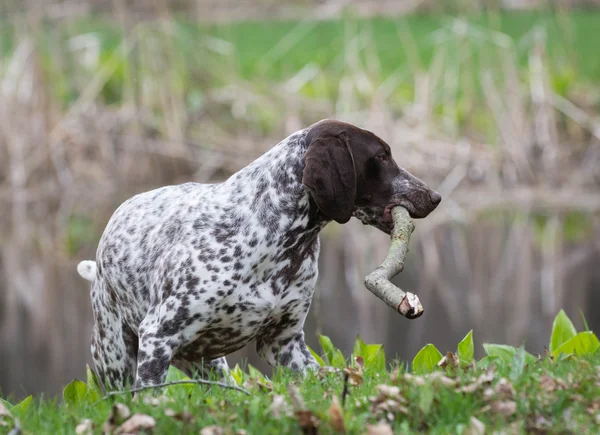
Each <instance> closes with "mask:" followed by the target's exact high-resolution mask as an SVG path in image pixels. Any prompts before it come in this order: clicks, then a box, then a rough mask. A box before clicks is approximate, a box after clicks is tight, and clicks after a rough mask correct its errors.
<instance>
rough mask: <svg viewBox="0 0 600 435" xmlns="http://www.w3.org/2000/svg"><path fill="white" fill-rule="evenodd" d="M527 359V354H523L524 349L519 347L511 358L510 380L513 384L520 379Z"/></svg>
mask: <svg viewBox="0 0 600 435" xmlns="http://www.w3.org/2000/svg"><path fill="white" fill-rule="evenodd" d="M526 357H527V352H525V348H524V347H523V346H521V347H520V348H519V349H518V350H517V353H515V356H514V357H513V360H512V364H511V368H510V380H511V381H513V382H516V381H518V380H519V379H521V376H522V375H523V370H524V369H525V359H526Z"/></svg>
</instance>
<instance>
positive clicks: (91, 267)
mask: <svg viewBox="0 0 600 435" xmlns="http://www.w3.org/2000/svg"><path fill="white" fill-rule="evenodd" d="M77 272H78V273H79V275H81V277H82V278H85V279H87V280H88V281H90V282H92V281H93V280H94V278H96V262H95V261H91V260H86V261H82V262H81V263H79V264H78V265H77Z"/></svg>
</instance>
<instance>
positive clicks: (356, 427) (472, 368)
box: [0, 310, 600, 435]
mask: <svg viewBox="0 0 600 435" xmlns="http://www.w3.org/2000/svg"><path fill="white" fill-rule="evenodd" d="M320 342H321V347H322V350H323V353H322V355H318V354H317V353H315V351H314V350H312V349H311V352H312V353H313V355H315V358H316V359H317V361H318V362H319V364H320V365H321V368H320V369H319V370H318V371H316V372H313V371H310V372H308V373H307V374H306V376H305V377H302V376H300V375H299V374H297V373H292V372H290V371H288V370H284V369H281V368H280V369H278V370H277V371H276V372H275V374H274V376H273V378H272V379H268V378H266V377H265V376H264V375H262V374H261V373H260V372H259V371H258V370H256V369H255V368H253V367H251V366H249V367H248V370H247V371H244V370H242V369H241V368H240V367H239V366H236V367H235V368H234V369H233V370H232V371H231V375H232V381H231V382H232V383H231V384H229V385H230V386H231V385H234V383H235V389H234V388H230V387H227V388H225V387H223V385H219V386H217V385H211V386H210V387H208V386H207V385H198V384H191V385H190V384H180V385H171V386H167V387H164V388H163V389H162V390H155V391H150V390H144V391H142V392H141V393H139V394H140V395H139V396H138V397H137V398H135V399H133V398H132V395H131V394H130V393H125V394H117V395H112V396H110V397H104V398H102V393H101V391H100V388H99V386H98V382H97V379H96V377H95V375H94V373H93V372H92V371H91V370H90V369H89V368H88V370H87V379H86V381H87V382H86V383H84V382H81V381H78V380H74V381H73V382H71V383H70V384H69V385H67V386H66V387H65V390H64V393H63V401H62V402H59V401H56V400H44V399H43V398H41V399H39V400H33V399H32V398H31V396H30V397H28V398H26V399H25V400H23V401H22V402H21V403H19V404H17V405H11V404H10V403H9V402H6V401H4V402H3V401H1V400H0V431H2V430H3V429H4V430H5V431H6V432H8V431H9V430H11V429H14V428H15V427H17V428H20V429H21V430H24V432H25V433H35V434H41V433H43V434H45V433H48V434H62V433H73V430H75V428H76V427H77V426H79V425H86V426H87V430H86V431H82V430H79V432H78V433H102V432H104V433H106V432H112V431H114V430H115V429H117V428H118V427H119V426H121V425H122V424H123V425H130V426H133V428H132V427H129V429H128V430H125V429H124V428H121V429H117V433H120V432H123V431H126V432H127V433H143V430H141V426H143V425H146V426H145V427H146V428H151V429H153V430H156V432H157V433H198V431H200V430H202V429H205V431H203V432H201V433H203V434H205V435H207V434H223V433H231V434H234V433H251V434H254V433H256V434H278V433H298V432H300V431H303V432H304V433H317V430H318V431H319V432H320V433H334V432H340V433H392V430H393V433H423V432H426V433H432V434H447V433H453V434H463V433H464V434H482V433H492V432H494V431H497V430H508V433H532V432H535V433H539V432H543V433H548V432H550V433H578V434H579V433H581V434H587V433H590V434H593V433H598V428H600V342H599V341H598V338H597V337H596V335H595V334H594V333H593V332H591V331H587V330H586V331H582V332H579V333H578V332H577V331H576V330H575V327H574V326H573V323H572V322H571V320H570V319H569V318H568V317H567V315H566V314H565V312H564V311H562V310H561V311H560V312H559V313H558V315H557V316H556V318H555V320H554V324H553V328H552V334H551V336H550V340H549V347H548V353H547V355H546V356H544V357H541V356H538V357H535V356H533V355H532V354H530V353H528V352H526V351H525V349H524V348H519V349H517V348H514V347H511V346H506V345H498V344H490V343H484V344H483V347H484V349H485V352H486V354H487V356H486V357H485V358H483V359H481V360H479V361H477V362H476V361H475V360H474V359H473V357H474V347H475V345H474V340H473V333H472V331H470V332H469V333H468V334H467V335H466V337H465V338H464V339H463V340H462V341H461V342H460V343H459V344H458V345H457V350H456V352H448V353H447V354H446V356H445V357H443V356H442V354H441V353H440V352H439V351H438V350H437V349H436V348H435V346H434V345H433V344H428V345H426V346H424V347H423V348H422V349H421V351H419V353H418V354H417V355H416V356H415V358H414V359H413V362H412V366H411V369H410V370H409V368H408V366H407V365H405V364H402V363H400V362H398V361H395V362H394V363H393V364H392V365H391V366H390V367H387V366H386V359H385V353H384V350H383V347H381V346H380V345H375V344H366V343H364V342H363V341H362V340H361V339H360V338H358V339H357V340H356V343H355V345H354V349H353V352H352V357H351V359H350V361H346V360H345V358H344V355H343V354H342V353H341V352H340V351H339V349H336V348H335V347H334V346H333V344H332V342H331V340H329V338H327V337H324V336H321V337H320ZM185 380H187V381H190V379H189V378H186V377H185V376H184V375H183V373H181V372H179V371H178V370H176V369H174V368H173V367H171V369H170V370H169V375H168V376H167V381H169V382H174V381H185ZM240 387H242V389H241V390H240ZM116 404H118V406H115V405H116ZM132 414H133V416H131V415H132ZM136 414H141V416H140V415H136ZM136 422H137V425H136V424H135V423H136ZM374 425H379V429H380V430H383V428H385V430H387V432H374V429H373V427H372V426H374ZM206 428H212V429H211V430H212V431H209V430H208V429H206ZM79 429H81V426H80V427H79Z"/></svg>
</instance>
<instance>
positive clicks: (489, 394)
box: [483, 378, 516, 401]
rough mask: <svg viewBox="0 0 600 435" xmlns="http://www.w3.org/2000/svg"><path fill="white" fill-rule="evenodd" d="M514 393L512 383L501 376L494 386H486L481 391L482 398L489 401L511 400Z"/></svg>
mask: <svg viewBox="0 0 600 435" xmlns="http://www.w3.org/2000/svg"><path fill="white" fill-rule="evenodd" d="M515 394H516V392H515V389H514V388H513V386H512V384H511V383H510V382H509V381H508V380H507V379H506V378H502V379H500V380H499V381H498V383H497V384H496V385H495V386H494V388H486V390H485V391H484V392H483V398H484V399H485V400H486V401H490V400H492V399H497V400H512V399H513V398H514V397H515Z"/></svg>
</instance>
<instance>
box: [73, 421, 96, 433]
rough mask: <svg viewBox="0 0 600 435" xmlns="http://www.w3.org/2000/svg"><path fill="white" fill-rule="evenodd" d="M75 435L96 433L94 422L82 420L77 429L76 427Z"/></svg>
mask: <svg viewBox="0 0 600 435" xmlns="http://www.w3.org/2000/svg"><path fill="white" fill-rule="evenodd" d="M75 433H76V434H77V435H91V434H93V433H94V422H93V421H92V420H90V419H89V418H86V419H85V420H82V421H81V423H79V424H78V425H77V426H76V427H75Z"/></svg>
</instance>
